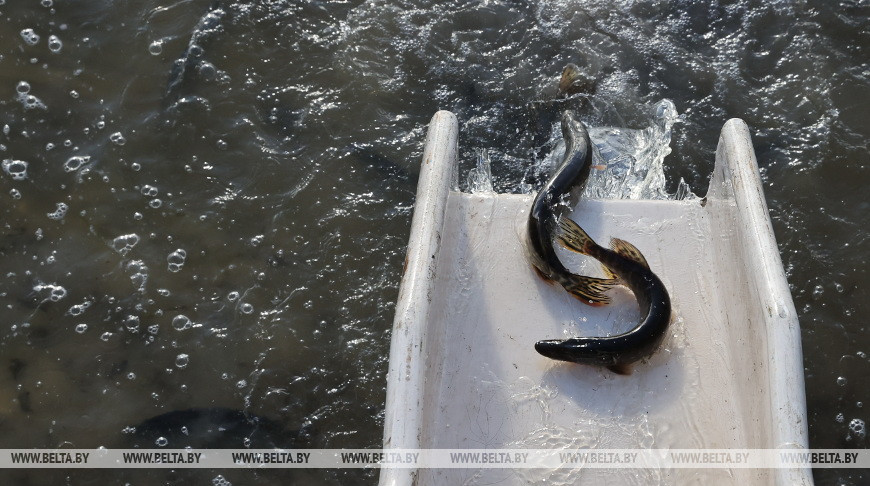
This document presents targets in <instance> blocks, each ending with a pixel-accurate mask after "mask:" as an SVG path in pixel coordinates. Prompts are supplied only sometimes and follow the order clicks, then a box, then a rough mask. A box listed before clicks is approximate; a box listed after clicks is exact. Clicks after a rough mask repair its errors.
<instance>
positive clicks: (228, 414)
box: [133, 407, 299, 449]
mask: <svg viewBox="0 0 870 486" xmlns="http://www.w3.org/2000/svg"><path fill="white" fill-rule="evenodd" d="M298 436H299V432H298V431H289V430H286V429H285V428H284V427H283V426H282V425H281V424H279V423H278V422H276V421H274V420H270V419H267V418H264V417H259V416H256V415H253V414H250V413H246V412H243V411H241V410H233V409H229V408H219V407H212V408H191V409H187V410H175V411H172V412H168V413H164V414H161V415H158V416H156V417H151V418H149V419H147V420H145V421H144V422H142V423H141V424H139V425H137V426H136V431H135V433H134V434H133V442H134V446H137V447H142V448H147V449H154V448H156V444H157V440H158V439H160V438H161V437H162V438H163V439H165V440H166V447H169V448H172V449H178V448H183V447H192V448H194V449H242V448H252V449H272V448H292V447H293V445H294V443H295V442H296V440H297V438H298ZM161 442H162V441H161Z"/></svg>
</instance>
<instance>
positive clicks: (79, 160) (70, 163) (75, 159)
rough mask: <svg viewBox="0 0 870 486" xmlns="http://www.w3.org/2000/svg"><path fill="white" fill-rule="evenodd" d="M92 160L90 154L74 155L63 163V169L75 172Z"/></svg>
mask: <svg viewBox="0 0 870 486" xmlns="http://www.w3.org/2000/svg"><path fill="white" fill-rule="evenodd" d="M90 160H91V156H90V155H74V156H72V157H70V158H69V159H67V161H66V162H64V163H63V170H64V171H66V172H75V171H77V170H79V169H81V168H82V167H84V166H85V164H87V163H88V162H89V161H90Z"/></svg>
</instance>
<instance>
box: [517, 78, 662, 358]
mask: <svg viewBox="0 0 870 486" xmlns="http://www.w3.org/2000/svg"><path fill="white" fill-rule="evenodd" d="M586 83H587V81H586V80H585V78H584V77H583V76H582V75H581V74H580V72H579V70H578V69H577V67H576V66H574V65H571V64H569V65H568V66H567V67H566V68H565V70H564V72H563V73H562V79H561V81H560V84H559V90H560V92H562V93H569V92H571V90H573V89H574V88H577V87H578V86H580V87H582V86H585V85H586ZM562 136H563V138H564V140H565V155H564V157H563V158H562V161H561V163H560V165H559V167H558V169H557V170H556V172H555V173H554V174H553V175H552V176H551V177H550V179H549V180H548V181H547V183H546V184H545V185H544V187H543V188H542V189H541V191H540V192H539V193H538V195H537V197H535V200H534V202H533V203H532V209H531V212H530V213H529V220H528V227H527V230H528V238H527V241H526V249H527V253H528V256H529V259H530V261H531V263H532V265H533V266H534V268H535V270H536V271H537V273H538V274H539V275H540V276H541V277H542V278H543V279H544V280H546V281H548V282H557V283H558V284H559V285H561V286H562V287H564V288H565V290H567V291H568V292H569V293H570V294H571V295H573V296H574V297H576V298H578V299H580V301H582V302H583V303H585V304H588V305H593V306H601V305H606V304H608V303H610V299H609V298H608V297H607V296H606V295H605V294H604V293H605V292H606V291H607V290H608V289H610V288H611V287H613V286H615V285H626V286H628V288H630V289H631V291H632V292H634V295H635V298H636V299H637V301H638V304H639V305H640V308H641V312H644V313H646V317H645V318H644V320H643V321H642V322H641V323H640V324H638V326H637V327H635V328H634V329H633V330H631V331H629V332H626V333H623V334H619V335H617V336H609V337H585V338H572V339H564V340H556V339H554V340H546V341H538V342H537V343H535V350H537V351H538V352H539V353H540V354H542V355H544V356H546V357H548V358H552V359H558V360H562V361H571V362H574V363H582V364H588V365H596V366H605V367H607V368H608V369H610V370H611V371H613V372H615V373H619V374H628V373H630V368H629V365H630V364H631V363H634V362H635V361H638V360H640V359H642V358H644V357H647V356H649V355H650V354H652V353H653V352H654V351H655V350H656V349H657V348H658V346H659V344H660V343H661V341H662V339H663V338H664V335H665V331H666V330H667V328H668V324H669V323H670V319H671V301H670V297H669V296H668V292H667V290H666V289H665V286H664V285H663V284H662V282H661V280H659V278H658V277H657V276H656V275H655V274H654V273H653V272H652V271H651V270H650V268H649V265H648V264H647V262H646V259H645V258H644V257H643V255H642V254H641V253H640V251H639V250H638V249H637V248H635V247H634V245H632V244H631V243H628V242H627V241H623V240H620V239H617V238H614V239H612V240H611V248H612V249H611V250H608V249H606V248H602V247H601V246H599V245H597V244H596V243H595V242H594V241H593V240H592V239H591V238H589V236H588V235H587V234H586V233H585V232H584V231H583V229H582V228H580V226H578V225H577V224H576V223H575V222H574V221H572V220H570V219H568V218H567V217H563V215H564V214H565V213H566V212H567V211H568V210H570V208H573V207H574V206H576V204H577V201H578V200H579V198H580V195H581V194H582V192H583V189H584V188H585V187H586V181H587V180H588V178H589V172H590V170H591V169H592V167H593V165H592V144H591V142H590V140H589V134H588V132H587V131H586V128H585V127H584V126H583V123H581V122H579V121H577V119H576V116H575V115H574V113H573V112H572V111H571V110H564V111H563V112H562ZM557 224H558V226H559V227H560V228H561V229H562V231H563V233H562V234H561V235H559V242H560V243H561V244H562V245H564V246H565V247H566V248H568V249H570V250H573V251H576V252H579V253H582V254H585V255H589V256H592V257H593V258H595V259H597V260H598V261H599V262H601V263H602V265H603V267H604V270H605V273H607V275H608V278H596V277H587V276H584V275H577V274H575V273H572V272H570V271H568V270H567V269H566V268H565V266H564V265H563V264H562V262H561V261H560V260H559V257H558V256H557V255H556V251H555V249H554V248H553V235H554V231H555V228H556V226H557Z"/></svg>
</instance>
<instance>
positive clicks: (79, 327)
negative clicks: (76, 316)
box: [75, 323, 88, 334]
mask: <svg viewBox="0 0 870 486" xmlns="http://www.w3.org/2000/svg"><path fill="white" fill-rule="evenodd" d="M75 329H76V332H77V333H79V334H84V333H85V331H87V330H88V325H87V324H84V323H82V324H76V327H75Z"/></svg>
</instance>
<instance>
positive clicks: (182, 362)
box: [175, 353, 190, 368]
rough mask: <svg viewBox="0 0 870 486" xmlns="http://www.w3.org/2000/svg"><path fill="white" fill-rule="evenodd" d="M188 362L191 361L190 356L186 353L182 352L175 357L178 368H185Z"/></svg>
mask: <svg viewBox="0 0 870 486" xmlns="http://www.w3.org/2000/svg"><path fill="white" fill-rule="evenodd" d="M188 363H190V356H188V355H187V354H185V353H181V354H179V355H178V356H176V357H175V366H176V367H178V368H185V367H187V364H188Z"/></svg>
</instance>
